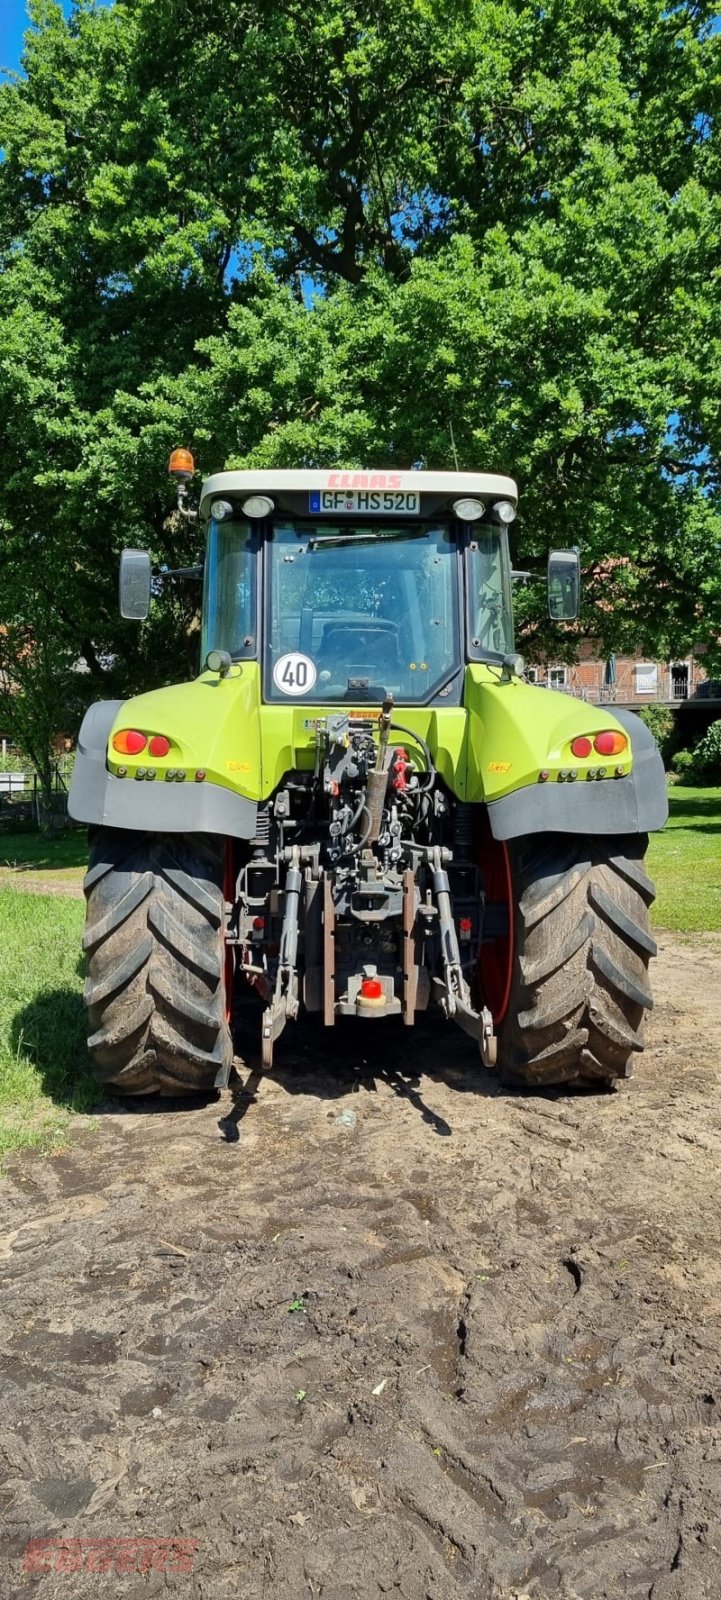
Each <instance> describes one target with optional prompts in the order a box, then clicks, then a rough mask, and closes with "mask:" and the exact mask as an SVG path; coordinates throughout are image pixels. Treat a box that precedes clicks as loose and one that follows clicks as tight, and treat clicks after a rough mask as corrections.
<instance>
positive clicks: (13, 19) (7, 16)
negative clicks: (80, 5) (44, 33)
mask: <svg viewBox="0 0 721 1600" xmlns="http://www.w3.org/2000/svg"><path fill="white" fill-rule="evenodd" d="M62 3H63V10H64V11H69V10H70V3H69V0H62ZM27 26H28V16H27V11H26V8H25V0H0V67H12V68H13V69H14V70H15V71H17V68H18V67H19V65H20V51H21V50H22V46H23V34H24V32H25V30H26V28H27Z"/></svg>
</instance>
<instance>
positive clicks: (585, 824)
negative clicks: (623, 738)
mask: <svg viewBox="0 0 721 1600" xmlns="http://www.w3.org/2000/svg"><path fill="white" fill-rule="evenodd" d="M613 716H614V717H615V719H616V721H617V722H620V723H621V725H622V727H624V728H625V729H626V730H627V732H628V735H629V738H630V740H631V747H632V750H633V768H632V770H631V772H630V773H629V776H628V777H627V778H612V779H611V778H601V779H598V780H596V781H595V782H593V783H589V782H588V780H587V779H586V780H584V779H583V778H579V779H578V780H577V782H576V783H563V784H559V783H547V784H543V785H541V784H533V785H532V786H530V787H529V788H527V789H517V790H516V791H515V793H514V794H509V795H505V796H504V798H503V799H502V800H494V801H492V802H491V804H490V805H489V807H488V818H489V821H490V824H491V832H492V834H493V837H494V839H518V838H520V836H521V834H528V833H591V834H593V833H598V834H614V833H653V832H655V831H656V830H657V829H658V828H662V827H663V825H664V823H665V821H666V819H667V817H668V794H667V791H666V774H665V772H664V768H663V762H662V760H661V757H660V755H659V751H658V745H657V744H656V740H655V739H654V737H653V734H652V733H651V732H650V730H649V729H648V728H647V727H646V724H645V722H642V721H641V718H640V717H637V716H634V713H633V712H632V711H617V710H616V708H615V706H614V708H613Z"/></svg>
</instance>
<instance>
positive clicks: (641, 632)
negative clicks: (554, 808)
mask: <svg viewBox="0 0 721 1600" xmlns="http://www.w3.org/2000/svg"><path fill="white" fill-rule="evenodd" d="M717 9H718V8H717V6H716V5H715V4H714V3H711V0H680V3H679V4H677V5H674V6H672V7H664V6H662V5H661V4H660V3H659V0H633V3H631V0H564V4H563V5H559V4H552V5H548V6H545V7H540V6H538V5H536V4H535V3H534V4H531V3H527V0H434V4H433V5H428V4H427V0H373V4H372V5H371V4H369V0H324V3H323V5H322V6H320V5H313V4H310V5H308V4H307V0H303V3H302V4H301V0H271V3H269V4H267V5H266V6H264V7H262V8H260V9H258V8H257V7H248V6H247V4H246V3H245V0H195V3H194V4H193V5H191V6H188V5H187V3H186V0H163V3H162V4H159V3H158V0H116V3H115V4H110V5H107V6H105V5H100V4H98V3H97V0H82V3H78V4H76V5H75V6H74V8H73V10H72V14H71V16H70V18H69V19H68V20H66V19H65V17H64V16H63V12H62V9H61V7H60V5H59V4H58V3H57V0H32V4H31V7H30V10H31V17H32V22H33V26H32V28H31V31H30V33H29V34H28V38H27V44H26V53H25V61H24V66H25V72H26V77H24V78H17V79H14V80H11V81H9V82H8V84H7V85H6V86H5V87H4V88H3V89H2V90H0V146H2V148H3V150H4V153H5V159H4V161H3V162H2V163H0V419H1V420H0V444H1V445H2V456H3V478H2V484H0V539H2V542H3V583H2V585H1V586H0V625H2V623H7V622H10V623H12V624H13V625H15V624H16V623H17V622H18V621H20V622H22V624H23V625H24V626H29V627H30V628H31V629H32V630H33V631H34V635H35V637H38V636H39V632H40V628H41V626H42V628H43V630H44V631H45V632H47V634H48V637H50V636H52V637H53V638H54V639H57V640H58V641H59V642H60V645H61V646H62V648H61V667H62V671H61V676H62V675H63V674H65V669H66V663H67V658H68V655H69V656H70V657H72V658H73V661H74V664H77V662H81V663H83V664H84V665H85V666H86V667H87V674H86V679H87V681H86V683H85V684H84V685H83V689H84V690H87V694H88V697H97V696H98V695H100V696H111V695H114V694H117V693H120V694H123V693H126V692H128V691H131V690H133V689H134V688H136V687H138V686H139V685H142V684H145V683H147V682H148V681H149V680H152V681H153V682H156V683H157V682H162V681H171V680H172V679H174V678H178V677H180V676H183V675H184V674H187V673H188V672H190V671H192V670H193V667H194V665H195V661H196V652H197V633H196V632H195V615H196V611H197V600H198V595H197V586H196V587H194V586H193V585H192V584H190V583H185V584H175V585H168V586H167V588H166V591H165V594H164V597H163V599H162V600H161V602H160V603H159V604H158V605H157V606H156V607H155V609H154V613H153V616H152V618H151V620H150V621H149V622H148V623H147V624H145V625H144V626H143V627H142V628H140V629H137V628H135V627H134V626H132V625H129V624H124V623H121V622H120V621H119V619H118V616H117V602H116V563H117V556H118V553H119V550H120V548H121V545H122V544H123V543H127V544H137V545H146V546H148V547H149V548H150V549H151V551H152V553H153V555H154V557H155V558H156V559H157V560H159V561H166V562H168V563H169V564H172V565H185V564H188V563H190V562H192V560H193V559H194V557H195V555H196V554H197V536H196V534H195V532H194V530H193V528H192V526H189V525H188V524H187V523H184V522H182V521H181V520H180V519H178V517H177V516H176V515H175V514H174V512H173V509H172V494H171V493H170V491H169V489H168V487H167V483H166V479H165V476H164V471H165V461H166V457H167V453H168V451H169V449H170V448H171V447H172V446H173V445H174V444H177V443H188V444H190V445H191V446H192V447H193V448H194V450H195V452H196V456H197V459H198V462H199V465H200V467H201V469H202V471H203V472H207V471H210V470H216V469H218V468H220V467H222V466H223V465H227V464H231V463H232V464H237V465H255V464H259V465H260V464H263V465H266V464H267V465H278V464H281V465H309V466H310V465H316V464H328V463H333V464H345V465H349V466H352V465H364V464H373V465H386V464H398V465H406V466H407V465H409V464H410V463H411V462H412V461H414V460H415V459H416V458H417V457H418V456H419V455H423V456H424V457H425V459H426V461H427V464H428V466H429V467H449V466H452V465H453V459H454V457H453V445H452V441H451V428H452V430H453V436H454V438H455V444H456V448H457V451H458V456H459V463H460V465H461V466H462V467H469V468H470V467H475V468H482V469H495V470H499V471H508V472H511V473H512V474H514V475H516V476H517V477H518V479H519V482H520V486H521V490H522V501H521V506H522V512H521V515H520V516H519V519H518V522H517V524H516V525H515V542H516V549H515V555H516V558H517V559H518V560H519V561H520V562H521V564H523V565H528V566H530V567H532V568H533V567H535V566H538V568H539V570H540V566H541V562H542V556H543V553H544V552H545V549H546V548H547V546H548V545H549V544H550V543H552V542H556V543H559V544H562V545H564V544H569V543H575V542H577V541H578V542H580V544H581V546H582V555H583V563H584V569H585V570H584V578H585V581H584V623H585V625H586V626H587V627H588V628H592V629H593V631H594V632H596V633H598V632H600V633H601V634H602V636H603V647H604V648H605V649H607V650H611V649H617V650H618V649H622V648H624V647H626V646H628V645H629V644H633V645H635V644H636V643H641V644H642V645H643V647H644V649H646V650H647V651H648V653H649V654H650V655H658V656H661V657H668V656H669V655H671V654H679V655H683V654H685V653H686V651H687V649H688V648H689V647H690V645H691V644H692V643H694V642H695V641H697V640H699V639H703V640H704V641H706V642H708V641H709V640H710V641H712V642H711V645H710V647H709V658H708V659H709V668H710V670H716V667H717V666H718V667H719V669H721V646H716V644H714V643H713V641H715V640H717V639H720V638H721V563H720V562H719V536H720V532H721V522H720V519H719V499H718V491H719V475H718V453H719V429H720V427H721V420H720V419H721V361H719V360H718V359H717V354H718V351H719V349H721V309H720V306H719V299H718V295H717V293H716V290H715V284H716V281H717V279H716V273H717V244H716V241H717V239H718V237H719V232H720V231H721V198H720V196H721V181H720V180H721V173H720V171H719V132H718V126H719V123H718V110H719V83H720V74H719V60H720V58H721V36H720V35H719V33H718V32H717V31H716V30H715V28H714V26H713V19H714V17H715V16H716V13H717ZM29 589H31V590H32V592H33V594H35V595H36V596H37V599H36V601H35V602H34V603H33V607H30V606H29V605H28V603H27V600H25V599H24V598H23V597H24V596H25V595H26V594H27V593H28V590H29ZM518 599H519V604H520V606H521V607H523V608H524V623H525V630H526V632H527V634H528V635H529V638H530V639H531V641H534V640H535V642H536V644H538V643H539V641H541V642H542V641H543V639H544V638H545V637H546V636H547V634H548V623H547V620H546V619H545V616H544V603H543V600H542V586H541V585H538V586H531V585H529V587H528V589H527V590H525V591H523V592H522V593H520V594H519V596H518ZM39 619H41V620H39ZM48 619H49V620H48ZM65 681H66V683H67V682H68V679H67V676H66V677H65ZM81 699H82V696H77V695H76V696H75V699H74V703H73V710H72V714H73V717H74V718H77V716H78V715H79V713H80V710H81V709H82V706H81V704H80V701H81ZM61 720H65V719H61Z"/></svg>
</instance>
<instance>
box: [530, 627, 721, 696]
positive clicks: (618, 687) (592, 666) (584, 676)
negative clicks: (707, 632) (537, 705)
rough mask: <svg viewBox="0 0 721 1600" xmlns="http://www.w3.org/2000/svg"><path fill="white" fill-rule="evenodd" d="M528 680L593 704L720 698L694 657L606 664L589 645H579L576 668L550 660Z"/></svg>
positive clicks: (720, 690) (626, 658) (638, 656)
mask: <svg viewBox="0 0 721 1600" xmlns="http://www.w3.org/2000/svg"><path fill="white" fill-rule="evenodd" d="M526 677H527V678H528V679H529V680H530V681H531V682H532V683H539V684H543V685H544V686H545V687H547V688H550V689H560V690H563V691H564V692H565V693H566V694H572V695H575V696H576V698H577V699H579V700H590V701H591V702H592V703H594V704H607V703H615V704H618V705H626V706H643V705H659V704H660V705H678V704H680V703H681V702H683V701H688V700H694V701H708V700H710V699H717V698H721V684H719V683H717V682H715V681H713V680H710V679H709V678H708V676H707V673H706V670H705V668H704V666H703V665H702V662H701V660H700V659H699V658H698V657H697V656H695V655H694V654H693V652H691V654H689V655H687V656H684V657H682V658H681V657H679V658H677V659H676V660H674V661H652V660H650V659H649V657H648V656H646V655H643V654H642V652H641V651H640V650H637V651H636V653H635V655H615V656H609V657H607V658H606V657H603V656H599V654H598V646H597V644H596V642H595V640H593V639H584V640H583V642H582V643H581V644H580V645H579V648H578V657H577V660H576V661H575V662H573V663H571V664H564V663H563V662H556V661H553V660H549V661H547V662H544V663H540V664H538V665H535V666H529V667H527V668H526Z"/></svg>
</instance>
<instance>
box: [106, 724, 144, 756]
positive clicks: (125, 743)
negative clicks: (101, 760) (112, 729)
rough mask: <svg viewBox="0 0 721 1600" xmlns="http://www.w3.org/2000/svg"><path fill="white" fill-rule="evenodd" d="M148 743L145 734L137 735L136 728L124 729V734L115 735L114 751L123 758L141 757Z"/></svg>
mask: <svg viewBox="0 0 721 1600" xmlns="http://www.w3.org/2000/svg"><path fill="white" fill-rule="evenodd" d="M147 742H148V741H147V739H146V737H145V734H144V733H137V732H136V731H135V729H134V728H123V731H122V733H115V734H113V749H114V750H117V752H118V754H119V755H121V756H139V755H140V752H141V750H144V749H145V746H146V744H147Z"/></svg>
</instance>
